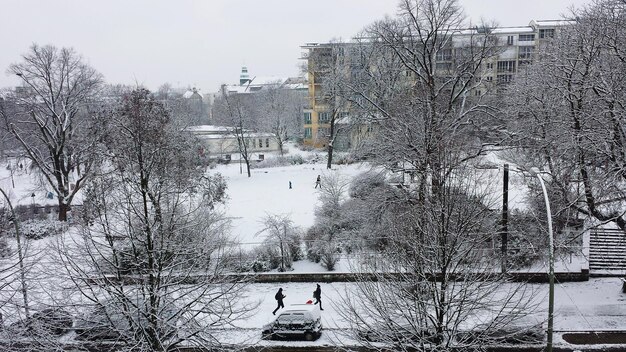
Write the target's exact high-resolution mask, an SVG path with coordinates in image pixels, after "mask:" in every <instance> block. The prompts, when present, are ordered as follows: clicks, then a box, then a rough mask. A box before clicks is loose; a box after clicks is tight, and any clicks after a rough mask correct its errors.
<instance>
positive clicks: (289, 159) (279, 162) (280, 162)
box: [250, 155, 304, 169]
mask: <svg viewBox="0 0 626 352" xmlns="http://www.w3.org/2000/svg"><path fill="white" fill-rule="evenodd" d="M300 164H304V159H303V158H302V156H300V155H289V156H279V157H276V158H269V159H265V160H263V161H261V162H258V163H254V164H251V165H250V168H253V169H262V168H271V167H280V166H291V165H300Z"/></svg>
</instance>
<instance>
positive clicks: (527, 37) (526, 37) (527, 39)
mask: <svg viewBox="0 0 626 352" xmlns="http://www.w3.org/2000/svg"><path fill="white" fill-rule="evenodd" d="M518 40H519V41H520V42H532V41H533V40H535V35H534V34H520V35H519V39H518Z"/></svg>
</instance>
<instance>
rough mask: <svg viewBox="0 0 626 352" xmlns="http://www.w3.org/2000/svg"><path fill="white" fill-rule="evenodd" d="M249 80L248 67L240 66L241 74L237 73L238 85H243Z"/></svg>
mask: <svg viewBox="0 0 626 352" xmlns="http://www.w3.org/2000/svg"><path fill="white" fill-rule="evenodd" d="M248 82H250V76H249V75H248V67H246V66H242V67H241V74H240V75H239V85H240V86H243V85H244V84H246V83H248Z"/></svg>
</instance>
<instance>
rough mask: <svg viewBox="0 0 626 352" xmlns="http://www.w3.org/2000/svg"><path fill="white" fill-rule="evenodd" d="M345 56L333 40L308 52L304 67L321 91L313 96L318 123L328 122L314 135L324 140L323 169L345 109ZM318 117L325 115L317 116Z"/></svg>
mask: <svg viewBox="0 0 626 352" xmlns="http://www.w3.org/2000/svg"><path fill="white" fill-rule="evenodd" d="M347 57H348V56H347V54H346V45H345V44H344V43H341V42H333V43H330V44H327V45H324V46H323V47H320V48H316V49H315V50H313V51H311V52H310V53H309V59H308V66H307V67H306V68H305V69H306V70H307V71H308V73H309V77H312V79H313V81H314V82H315V84H319V85H320V88H321V89H320V88H318V90H317V91H319V92H321V94H320V95H319V96H315V97H313V98H314V103H315V105H316V107H317V108H318V109H319V110H318V124H324V125H326V124H328V128H327V130H326V129H325V130H324V131H326V132H325V133H320V132H321V130H318V138H321V139H323V140H327V144H326V145H327V147H326V148H327V157H326V168H327V169H330V168H331V167H332V161H333V152H334V150H335V147H334V143H335V139H336V138H337V134H338V132H339V131H338V128H339V125H338V124H337V122H338V120H339V119H340V118H341V117H342V116H343V115H342V114H345V113H347V111H348V108H349V105H348V100H347V99H346V92H345V91H344V83H343V82H344V81H345V80H347V79H348V75H349V73H350V70H349V68H348V67H349V61H348V60H347V59H346V58H347ZM321 116H325V118H324V119H321V118H320V117H321ZM324 128H326V127H324Z"/></svg>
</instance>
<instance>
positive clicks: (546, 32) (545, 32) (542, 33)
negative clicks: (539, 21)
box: [539, 28, 554, 39]
mask: <svg viewBox="0 0 626 352" xmlns="http://www.w3.org/2000/svg"><path fill="white" fill-rule="evenodd" d="M539 38H541V39H545V38H554V28H548V29H540V30H539Z"/></svg>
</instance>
